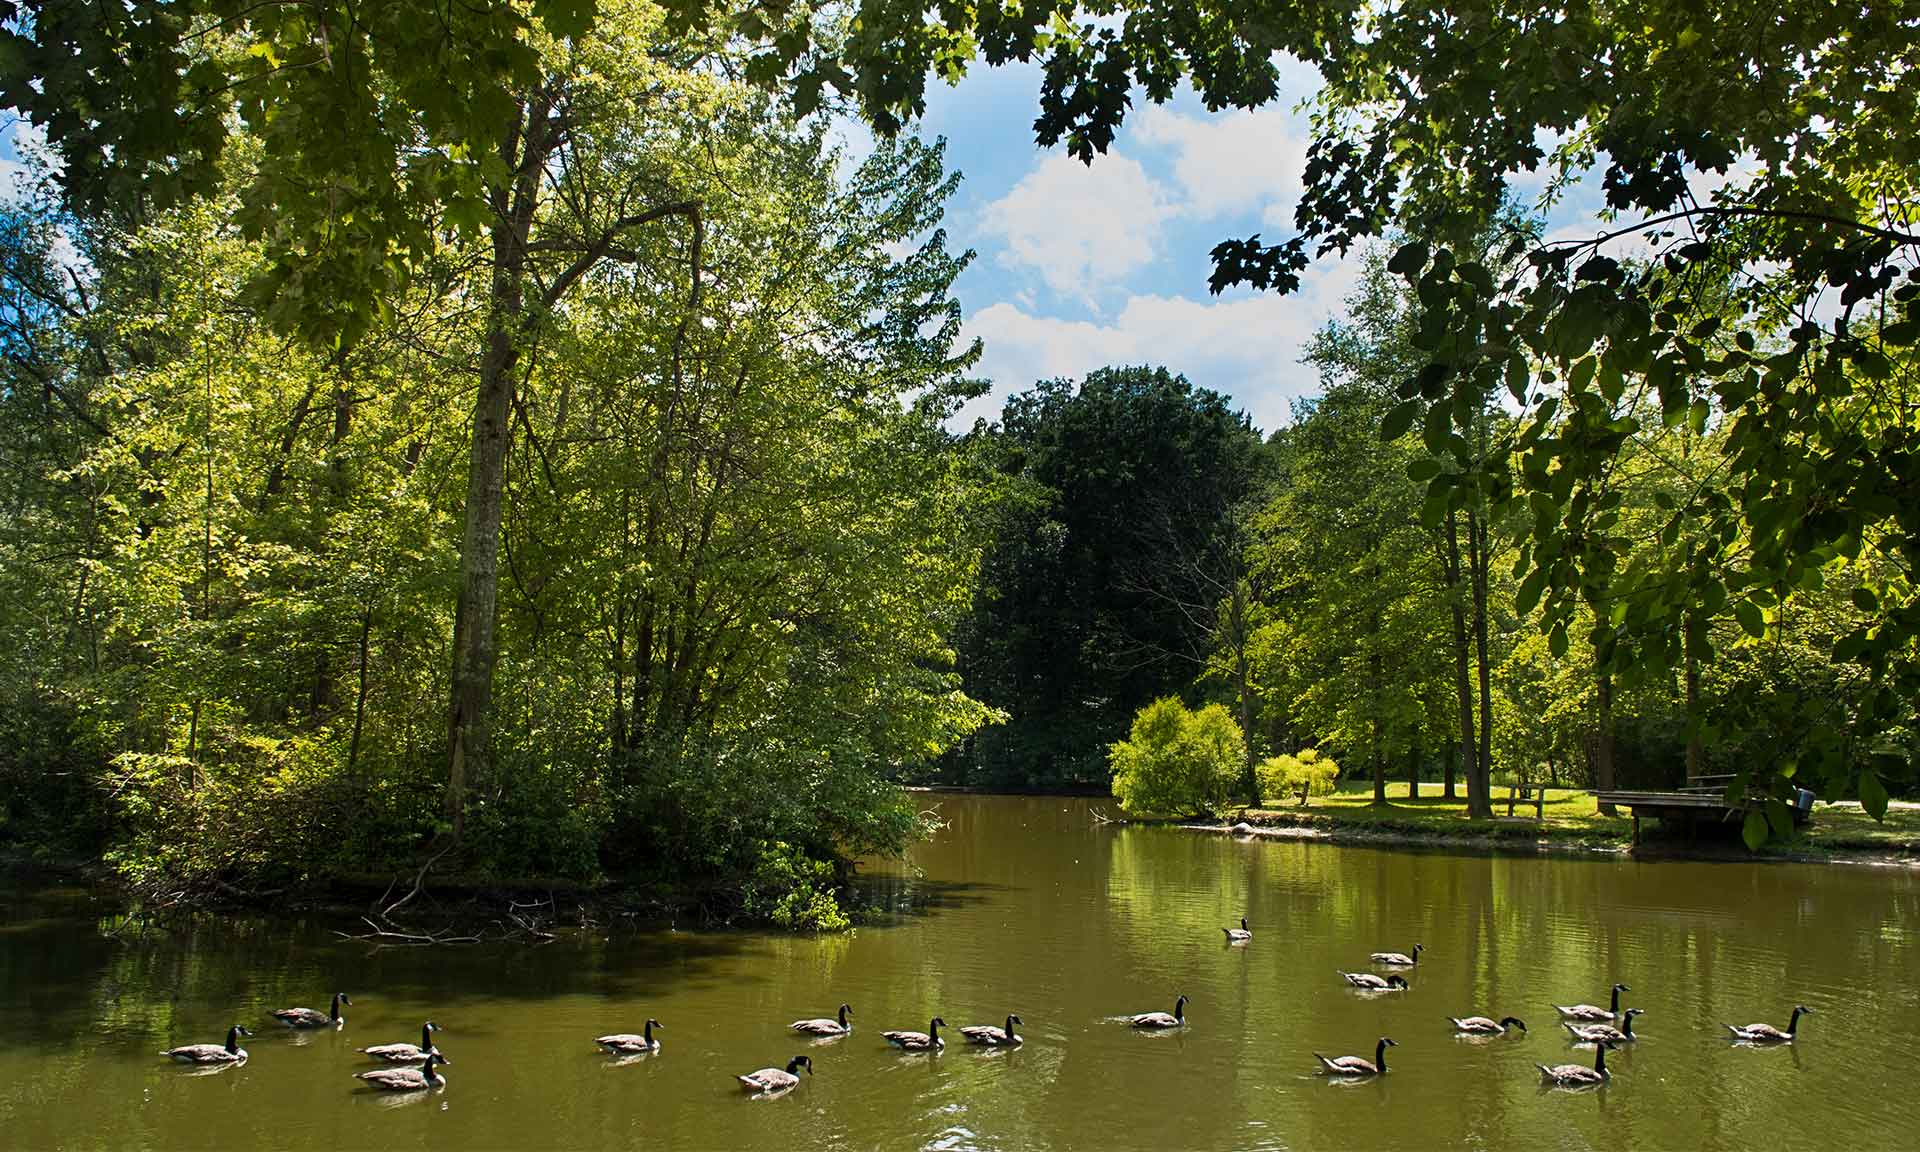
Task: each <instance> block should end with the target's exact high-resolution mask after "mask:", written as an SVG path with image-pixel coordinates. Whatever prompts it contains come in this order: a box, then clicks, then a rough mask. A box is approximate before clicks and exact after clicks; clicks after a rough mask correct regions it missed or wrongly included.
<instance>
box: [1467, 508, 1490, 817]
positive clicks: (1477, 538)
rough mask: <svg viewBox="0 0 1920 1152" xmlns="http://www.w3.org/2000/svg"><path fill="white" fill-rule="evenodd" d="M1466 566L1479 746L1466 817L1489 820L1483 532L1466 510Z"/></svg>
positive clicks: (1470, 778) (1469, 781)
mask: <svg viewBox="0 0 1920 1152" xmlns="http://www.w3.org/2000/svg"><path fill="white" fill-rule="evenodd" d="M1467 543H1468V562H1469V564H1470V566H1471V567H1472V569H1473V573H1472V575H1473V643H1474V660H1475V662H1476V663H1477V665H1478V667H1479V671H1480V745H1479V749H1478V751H1477V752H1476V753H1475V755H1474V762H1473V766H1472V768H1471V770H1470V771H1469V772H1468V773H1467V816H1468V818H1469V819H1473V820H1491V819H1493V790H1492V784H1493V723H1492V720H1493V686H1492V676H1491V669H1490V668H1489V666H1488V662H1487V530H1486V526H1485V525H1483V524H1481V523H1480V516H1479V513H1478V512H1477V511H1476V510H1475V509H1472V508H1469V509H1468V510H1467Z"/></svg>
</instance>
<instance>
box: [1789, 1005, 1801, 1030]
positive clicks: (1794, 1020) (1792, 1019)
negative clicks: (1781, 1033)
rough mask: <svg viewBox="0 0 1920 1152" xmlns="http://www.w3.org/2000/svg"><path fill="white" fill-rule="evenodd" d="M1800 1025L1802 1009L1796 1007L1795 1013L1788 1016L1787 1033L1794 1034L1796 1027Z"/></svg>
mask: <svg viewBox="0 0 1920 1152" xmlns="http://www.w3.org/2000/svg"><path fill="white" fill-rule="evenodd" d="M1798 1027H1800V1009H1799V1008H1798V1007H1795V1008H1794V1010H1793V1015H1791V1016H1789V1017H1787V1035H1789V1036H1791V1035H1793V1032H1794V1029H1796V1028H1798Z"/></svg>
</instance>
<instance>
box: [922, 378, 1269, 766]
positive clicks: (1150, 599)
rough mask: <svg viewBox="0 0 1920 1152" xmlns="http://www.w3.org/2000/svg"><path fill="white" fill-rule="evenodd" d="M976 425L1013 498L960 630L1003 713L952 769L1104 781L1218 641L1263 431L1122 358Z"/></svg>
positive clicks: (980, 691) (975, 684)
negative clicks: (1140, 723)
mask: <svg viewBox="0 0 1920 1152" xmlns="http://www.w3.org/2000/svg"><path fill="white" fill-rule="evenodd" d="M974 438H975V440H976V441H977V442H978V443H979V445H980V448H981V451H982V452H983V454H985V455H987V456H988V457H990V458H991V459H993V460H994V461H995V462H996V463H997V465H998V467H999V470H1000V472H1001V473H1002V475H1003V476H1005V477H1006V478H1007V480H1008V482H1009V483H1010V484H1011V485H1012V486H1013V490H1014V498H1013V499H1011V500H1009V501H1008V503H1007V504H1006V505H1005V506H1004V509H1003V511H1002V513H1001V515H1000V517H999V518H998V521H997V523H996V524H995V529H996V538H995V542H994V545H993V547H992V548H991V550H990V551H989V552H988V554H987V556H986V558H985V559H984V561H983V563H982V567H981V573H980V583H979V587H978V590H977V593H976V595H975V599H974V608H973V612H972V614H971V616H970V617H968V619H967V620H966V621H965V623H964V626H963V628H962V630H961V632H960V633H959V635H958V636H957V637H956V640H955V644H956V647H957V648H958V650H959V653H960V670H961V673H962V675H963V677H964V678H965V684H966V689H967V692H968V694H969V695H971V696H973V697H975V698H977V699H979V700H982V701H984V702H986V703H988V704H991V705H993V706H995V707H998V708H1000V709H1003V710H1004V711H1005V712H1006V713H1007V714H1008V719H1007V721H1006V723H1004V724H1000V725H995V726H993V727H991V728H987V729H984V730H982V731H981V732H980V733H979V734H978V735H977V736H975V737H974V738H973V739H972V740H971V741H969V742H968V743H967V744H966V745H965V746H963V747H962V748H961V749H959V750H958V751H957V752H956V753H955V755H954V756H952V757H951V758H950V760H949V763H948V764H947V765H946V771H947V774H948V775H949V776H950V777H951V778H955V779H958V780H961V781H965V782H968V783H985V784H992V785H996V786H1000V787H1008V786H1014V787H1039V788H1057V787H1061V786H1063V785H1079V784H1087V783H1094V784H1104V783H1105V781H1106V752H1105V749H1106V746H1107V745H1108V744H1110V743H1112V742H1113V741H1114V740H1116V739H1119V738H1120V736H1121V735H1122V734H1123V733H1124V732H1125V731H1126V730H1127V726H1128V724H1129V723H1130V722H1131V721H1132V718H1133V714H1134V712H1135V711H1136V710H1137V709H1139V708H1141V707H1142V706H1144V705H1146V704H1147V703H1148V702H1149V701H1152V700H1154V699H1155V698H1156V697H1159V696H1163V695H1165V694H1167V693H1169V692H1179V691H1182V690H1184V689H1185V688H1186V687H1187V686H1188V685H1189V684H1190V683H1191V682H1192V681H1193V680H1194V678H1195V677H1196V675H1198V674H1199V673H1200V672H1201V671H1202V670H1203V669H1204V668H1205V667H1206V666H1207V663H1208V661H1209V658H1210V656H1211V654H1212V653H1213V651H1214V649H1215V644H1216V636H1217V632H1218V630H1219V627H1218V626H1219V621H1218V612H1219V606H1220V603H1221V600H1222V599H1223V598H1224V597H1225V595H1226V591H1227V590H1228V589H1229V588H1231V586H1232V585H1233V582H1234V581H1235V579H1236V578H1237V576H1238V573H1239V571H1240V567H1241V564H1242V559H1241V556H1240V546H1239V540H1238V537H1237V535H1236V532H1237V529H1236V524H1237V521H1238V518H1239V517H1240V515H1241V514H1242V512H1243V505H1244V504H1245V502H1246V501H1247V500H1249V499H1250V498H1251V497H1252V495H1253V493H1254V490H1255V486H1256V484H1257V482H1258V479H1259V476H1260V470H1261V466H1262V465H1261V459H1260V457H1261V446H1260V440H1259V436H1258V434H1257V433H1256V432H1255V431H1254V430H1253V429H1252V427H1251V425H1250V424H1249V423H1248V421H1247V418H1246V417H1245V416H1244V415H1242V414H1241V413H1239V412H1237V411H1235V410H1234V409H1233V408H1232V407H1231V406H1230V405H1229V403H1228V401H1227V399H1226V398H1225V397H1223V396H1221V395H1220V394H1218V393H1216V392H1212V391H1209V390H1207V389H1204V388H1195V387H1193V386H1192V385H1191V384H1189V383H1188V382H1187V381H1186V379H1185V378H1183V377H1181V376H1177V375H1175V374H1173V373H1171V372H1169V371H1167V370H1166V369H1164V368H1109V369H1103V370H1101V371H1098V372H1093V373H1090V374H1089V375H1088V376H1087V378H1086V379H1085V380H1083V381H1080V382H1079V383H1077V384H1076V383H1075V382H1073V381H1068V380H1051V381H1044V382H1041V383H1039V384H1037V385H1035V386H1034V387H1033V388H1032V389H1030V390H1028V391H1026V392H1022V393H1019V394H1017V395H1015V396H1013V397H1012V398H1011V399H1010V400H1009V401H1008V402H1007V406H1006V410H1005V412H1004V413H1003V414H1002V416H1001V419H1000V421H999V423H998V424H996V425H992V426H985V427H982V428H980V429H977V430H976V432H975V434H974Z"/></svg>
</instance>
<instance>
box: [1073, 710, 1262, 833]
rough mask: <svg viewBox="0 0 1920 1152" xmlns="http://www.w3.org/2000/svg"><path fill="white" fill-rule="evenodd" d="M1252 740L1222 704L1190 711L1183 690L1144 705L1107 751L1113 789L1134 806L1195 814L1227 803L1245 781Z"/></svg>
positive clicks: (1133, 808)
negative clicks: (1244, 735)
mask: <svg viewBox="0 0 1920 1152" xmlns="http://www.w3.org/2000/svg"><path fill="white" fill-rule="evenodd" d="M1246 755H1247V747H1246V742H1245V740H1244V739H1243V738H1242V736H1241V734H1240V726H1239V723H1238V722H1237V721H1235V720H1234V718H1233V713H1231V712H1229V711H1227V710H1226V708H1224V707H1222V706H1221V705H1219V704H1208V705H1207V706H1206V707H1204V708H1201V709H1200V710H1198V711H1189V710H1188V708H1187V706H1186V705H1185V704H1182V703H1181V702H1180V698H1179V697H1177V696H1163V697H1161V698H1160V699H1158V700H1155V701H1154V702H1153V703H1151V704H1149V705H1147V706H1146V707H1145V708H1142V709H1141V710H1140V713H1139V715H1137V716H1135V717H1134V718H1133V727H1132V729H1131V730H1130V731H1129V732H1128V734H1127V738H1126V739H1125V740H1117V741H1115V742H1114V743H1113V745H1112V746H1111V747H1110V748H1109V749H1108V751H1107V756H1108V760H1109V763H1110V764H1111V766H1112V768H1113V795H1114V797H1115V798H1116V799H1118V800H1119V801H1120V806H1121V807H1123V808H1125V809H1126V810H1127V811H1129V812H1135V813H1143V814H1148V815H1155V816H1191V815H1196V814H1204V813H1211V812H1217V811H1219V810H1220V809H1222V808H1224V807H1225V806H1226V804H1227V801H1228V800H1229V799H1230V798H1231V797H1232V795H1233V790H1234V788H1235V787H1236V786H1237V785H1238V784H1239V783H1240V771H1241V765H1242V764H1243V763H1244V762H1245V760H1246Z"/></svg>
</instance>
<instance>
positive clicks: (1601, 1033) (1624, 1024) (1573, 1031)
mask: <svg viewBox="0 0 1920 1152" xmlns="http://www.w3.org/2000/svg"><path fill="white" fill-rule="evenodd" d="M1646 1011H1647V1010H1646V1009H1645V1008H1629V1009H1627V1010H1626V1011H1625V1012H1622V1013H1621V1014H1620V1027H1618V1028H1615V1027H1614V1026H1613V1025H1611V1024H1574V1023H1570V1022H1565V1021H1563V1022H1562V1023H1561V1027H1563V1028H1565V1029H1566V1030H1567V1034H1568V1035H1570V1036H1572V1037H1573V1038H1574V1039H1575V1040H1577V1041H1579V1042H1580V1043H1582V1044H1598V1043H1600V1042H1601V1041H1602V1040H1609V1041H1612V1042H1613V1043H1615V1044H1627V1043H1630V1042H1632V1041H1634V1040H1638V1039H1639V1037H1638V1036H1635V1035H1634V1034H1633V1018H1634V1017H1635V1016H1643V1015H1645V1014H1646Z"/></svg>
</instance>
